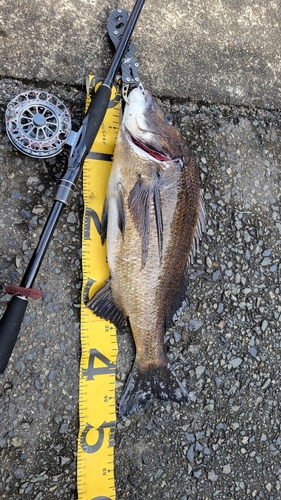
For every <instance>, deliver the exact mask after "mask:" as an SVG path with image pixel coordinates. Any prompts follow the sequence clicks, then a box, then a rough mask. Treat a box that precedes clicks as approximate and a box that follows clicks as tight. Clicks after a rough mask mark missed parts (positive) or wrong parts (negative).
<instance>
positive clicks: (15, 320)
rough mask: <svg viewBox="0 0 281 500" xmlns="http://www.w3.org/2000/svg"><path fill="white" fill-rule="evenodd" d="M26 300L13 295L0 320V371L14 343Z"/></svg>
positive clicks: (4, 365) (2, 369) (6, 362)
mask: <svg viewBox="0 0 281 500" xmlns="http://www.w3.org/2000/svg"><path fill="white" fill-rule="evenodd" d="M27 304H28V300H27V299H25V298H23V297H18V296H17V295H15V296H14V297H12V298H11V300H10V302H9V304H8V305H7V308H6V311H5V312H4V315H3V317H2V318H1V320H0V373H4V371H5V369H6V366H7V364H8V362H9V359H10V356H11V354H12V351H13V348H14V345H15V343H16V340H17V337H18V334H19V331H20V328H21V324H22V320H23V317H24V314H25V311H26V308H27Z"/></svg>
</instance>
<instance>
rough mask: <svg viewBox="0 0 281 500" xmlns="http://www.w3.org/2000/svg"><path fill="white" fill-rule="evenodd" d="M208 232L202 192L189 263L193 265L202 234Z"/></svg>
mask: <svg viewBox="0 0 281 500" xmlns="http://www.w3.org/2000/svg"><path fill="white" fill-rule="evenodd" d="M205 231H206V212H205V206H204V199H203V194H202V191H201V193H200V208H199V216H198V221H197V226H196V229H195V234H194V238H193V243H192V247H191V251H190V254H189V260H188V263H189V264H192V263H193V261H194V258H195V255H196V252H197V250H198V248H199V243H200V240H201V236H202V233H204V232H205Z"/></svg>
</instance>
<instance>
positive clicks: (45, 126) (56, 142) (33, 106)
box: [5, 90, 71, 158]
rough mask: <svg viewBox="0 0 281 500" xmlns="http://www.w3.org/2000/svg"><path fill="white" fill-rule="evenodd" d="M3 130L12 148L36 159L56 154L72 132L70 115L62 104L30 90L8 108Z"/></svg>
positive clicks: (40, 92)
mask: <svg viewBox="0 0 281 500" xmlns="http://www.w3.org/2000/svg"><path fill="white" fill-rule="evenodd" d="M5 118H6V131H7V134H8V137H9V139H10V140H11V142H12V143H13V145H14V146H15V147H16V148H17V149H18V150H19V151H20V152H21V153H24V154H26V155H28V156H31V157H35V158H50V157H51V156H55V155H57V154H58V153H59V152H60V151H61V150H62V148H63V146H64V145H65V143H66V142H67V140H68V138H69V135H70V133H71V116H70V113H69V111H68V109H67V108H66V106H65V105H64V104H63V102H62V101H61V100H60V99H58V98H57V97H55V96H54V95H52V94H49V93H48V92H45V91H41V90H31V91H28V92H24V93H22V94H19V95H18V96H17V97H15V98H14V99H13V100H12V101H11V102H10V103H9V104H8V106H7V110H6V116H5Z"/></svg>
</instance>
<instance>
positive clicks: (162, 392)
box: [119, 364, 188, 417]
mask: <svg viewBox="0 0 281 500" xmlns="http://www.w3.org/2000/svg"><path fill="white" fill-rule="evenodd" d="M153 397H154V398H158V399H163V400H165V401H167V400H170V401H176V402H178V403H180V402H183V401H188V393H187V391H186V390H185V388H184V387H183V386H182V384H181V383H180V382H179V381H178V379H177V378H176V376H175V375H174V374H173V372H172V371H171V370H170V368H168V366H159V367H155V368H152V369H149V370H146V371H141V370H140V369H139V368H138V367H137V366H136V364H134V366H133V369H132V371H131V373H130V375H129V378H128V380H127V383H126V386H125V389H124V391H123V393H122V395H121V398H120V403H119V416H120V417H126V416H127V415H130V414H131V413H134V412H135V411H137V410H139V409H140V408H141V407H142V406H144V405H145V404H146V403H147V402H148V401H149V400H150V399H151V398H153Z"/></svg>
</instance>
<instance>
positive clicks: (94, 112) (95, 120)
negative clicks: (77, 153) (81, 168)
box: [85, 83, 111, 153]
mask: <svg viewBox="0 0 281 500" xmlns="http://www.w3.org/2000/svg"><path fill="white" fill-rule="evenodd" d="M110 96H111V87H109V86H108V85H105V84H104V83H102V84H101V85H100V87H99V88H98V90H97V91H96V93H95V94H94V95H93V97H92V100H91V103H90V105H89V108H88V112H87V115H86V116H87V117H88V123H87V129H86V133H85V145H86V151H87V153H88V152H89V151H90V149H91V147H92V144H93V142H94V140H95V138H96V136H97V133H98V131H99V128H100V126H101V124H102V121H103V119H104V116H105V113H106V111H107V107H108V103H109V101H110Z"/></svg>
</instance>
